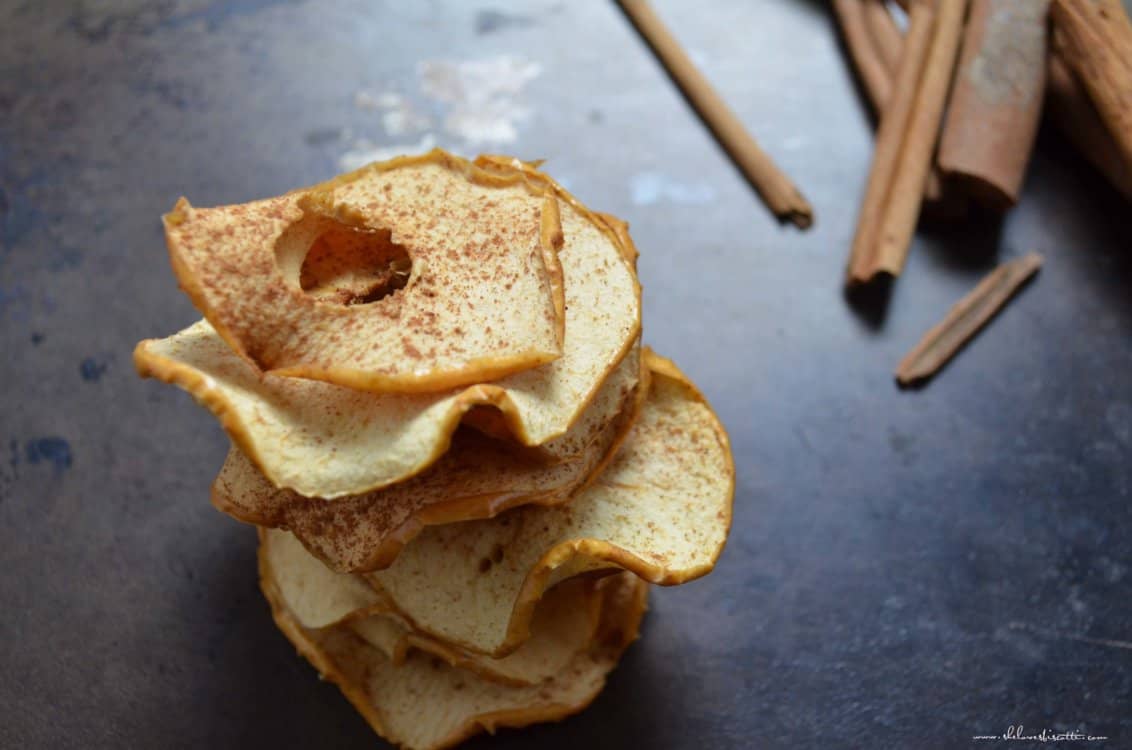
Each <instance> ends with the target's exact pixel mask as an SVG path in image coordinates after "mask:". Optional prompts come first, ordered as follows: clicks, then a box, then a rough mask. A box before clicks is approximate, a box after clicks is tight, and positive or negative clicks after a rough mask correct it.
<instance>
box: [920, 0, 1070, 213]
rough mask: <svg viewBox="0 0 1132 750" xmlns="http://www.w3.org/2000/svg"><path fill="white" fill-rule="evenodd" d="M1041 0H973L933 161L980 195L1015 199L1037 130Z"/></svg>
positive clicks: (991, 203)
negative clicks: (960, 55)
mask: <svg viewBox="0 0 1132 750" xmlns="http://www.w3.org/2000/svg"><path fill="white" fill-rule="evenodd" d="M1048 9H1049V0H973V1H972V5H971V17H970V20H969V21H968V22H967V31H966V33H965V35H964V39H963V54H962V57H961V58H960V60H959V68H958V70H957V71H956V73H955V87H954V90H953V91H952V94H951V100H950V104H949V107H948V114H947V120H946V122H945V123H944V126H943V135H942V137H941V139H940V146H939V157H938V163H939V166H940V168H942V169H943V171H944V173H945V174H947V175H948V176H950V177H955V178H958V179H959V180H961V181H962V183H963V185H964V187H965V188H966V189H967V191H968V192H969V193H970V194H971V195H972V196H973V197H974V198H975V199H976V200H978V201H979V202H980V203H982V204H983V205H985V206H987V207H988V208H992V209H994V210H999V211H1004V210H1006V209H1008V208H1010V207H1012V206H1013V205H1014V204H1015V203H1017V202H1018V194H1019V192H1020V191H1021V189H1022V181H1023V179H1024V178H1025V175H1026V167H1027V165H1028V164H1029V163H1030V154H1031V153H1032V152H1033V149H1034V141H1035V139H1036V138H1037V134H1038V122H1039V120H1040V117H1041V111H1042V96H1043V93H1044V91H1045V76H1046V65H1045V59H1046V14H1047V12H1048Z"/></svg>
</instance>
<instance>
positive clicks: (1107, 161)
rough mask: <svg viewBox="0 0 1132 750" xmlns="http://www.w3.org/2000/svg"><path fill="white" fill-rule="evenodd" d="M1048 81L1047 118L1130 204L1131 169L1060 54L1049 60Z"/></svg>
mask: <svg viewBox="0 0 1132 750" xmlns="http://www.w3.org/2000/svg"><path fill="white" fill-rule="evenodd" d="M1048 78H1049V82H1048V84H1047V104H1048V110H1049V113H1050V117H1051V118H1052V119H1053V121H1054V122H1055V123H1057V125H1058V127H1060V128H1061V130H1062V132H1063V133H1065V135H1066V136H1067V137H1068V138H1069V140H1071V141H1073V144H1074V145H1075V146H1076V147H1077V150H1078V151H1080V152H1081V154H1082V155H1083V156H1084V157H1085V159H1086V160H1087V161H1088V162H1089V163H1090V164H1092V165H1093V167H1095V168H1096V169H1097V171H1099V172H1100V173H1101V174H1103V175H1104V176H1105V177H1106V178H1107V179H1108V181H1109V182H1111V183H1112V185H1113V187H1115V188H1116V189H1117V190H1118V191H1119V192H1120V193H1121V194H1122V195H1123V196H1124V197H1125V198H1127V199H1128V200H1129V201H1132V166H1130V165H1129V164H1128V163H1127V162H1126V161H1124V159H1123V157H1122V155H1121V153H1120V149H1119V148H1117V145H1116V141H1114V140H1113V139H1112V136H1111V135H1110V134H1109V132H1108V129H1107V128H1106V127H1105V126H1104V123H1103V122H1101V117H1100V115H1099V114H1098V113H1097V109H1096V107H1094V106H1093V103H1092V101H1091V100H1090V99H1089V96H1088V94H1087V93H1086V92H1085V89H1084V87H1082V85H1081V83H1080V82H1079V81H1078V80H1077V77H1076V76H1075V75H1073V72H1072V71H1070V70H1069V67H1068V66H1067V65H1066V64H1065V63H1064V62H1063V61H1062V60H1061V56H1060V55H1059V54H1056V53H1055V54H1052V55H1050V57H1049V76H1048Z"/></svg>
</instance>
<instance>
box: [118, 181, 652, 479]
mask: <svg viewBox="0 0 1132 750" xmlns="http://www.w3.org/2000/svg"><path fill="white" fill-rule="evenodd" d="M560 209H561V223H562V228H563V236H564V242H563V246H562V250H561V252H560V253H559V258H560V260H561V262H562V272H563V275H564V279H565V294H566V303H567V309H566V334H565V339H564V345H563V352H562V356H561V357H560V358H558V359H556V360H554V361H553V362H550V363H548V364H545V365H542V366H541V367H537V368H534V369H531V370H524V371H523V372H519V373H516V374H514V375H510V376H508V377H505V378H502V379H500V380H496V381H494V382H491V383H483V384H479V385H474V386H470V387H468V388H462V389H455V390H451V391H447V392H444V393H428V394H425V393H418V394H400V393H399V394H392V393H391V394H376V393H367V392H362V391H357V390H354V389H352V388H344V387H341V386H336V385H333V384H330V383H323V382H318V381H313V380H306V379H302V378H290V377H280V376H278V375H272V374H271V373H266V374H264V373H260V372H259V371H258V370H256V368H255V367H254V366H252V365H251V364H249V363H248V362H247V361H245V360H244V359H242V358H241V357H239V356H238V355H237V354H236V353H234V352H233V351H232V350H231V349H230V348H229V347H228V346H227V344H225V342H224V341H223V340H222V339H221V337H220V336H219V335H218V334H217V332H216V331H215V330H214V329H213V327H212V326H211V325H210V324H208V323H207V322H205V321H201V322H199V323H197V324H195V325H193V326H191V327H189V328H187V329H185V330H184V331H181V332H180V333H178V334H174V335H173V336H170V337H169V338H166V339H150V340H146V341H142V342H141V343H140V344H138V346H137V349H136V350H135V351H134V363H135V365H136V367H137V369H138V372H139V373H140V374H141V375H143V376H147V377H155V378H158V379H160V380H164V381H166V382H170V383H174V384H176V385H179V386H180V387H182V388H184V389H185V390H187V391H188V392H189V393H191V394H192V395H193V396H194V397H195V398H196V400H197V401H198V402H200V403H201V404H202V405H204V406H205V407H206V408H208V409H209V410H211V411H212V412H213V413H214V414H215V415H216V416H217V417H218V418H219V420H220V423H221V425H222V426H223V427H224V429H225V430H226V431H227V432H228V434H229V436H230V437H231V438H232V440H233V442H234V443H235V444H236V445H237V446H239V448H240V449H241V450H242V451H243V452H244V454H245V455H246V456H247V457H248V458H249V459H250V460H251V461H252V462H253V463H254V464H255V465H256V466H257V467H258V468H259V469H260V471H262V472H263V474H264V475H265V476H266V477H267V479H268V481H270V482H271V483H272V484H273V485H275V486H276V487H281V488H285V489H292V490H294V491H296V492H298V493H299V494H302V495H306V496H308V497H322V498H337V497H341V496H343V495H355V494H361V493H363V492H368V491H370V490H373V489H377V488H380V487H385V486H387V485H390V484H393V483H395V482H399V481H403V480H405V479H407V478H409V477H411V476H413V475H414V474H417V473H419V472H420V471H422V470H424V469H425V468H427V467H428V466H429V465H430V464H432V463H433V462H434V461H436V460H437V459H438V458H439V457H440V455H441V454H442V453H443V452H444V450H445V449H446V448H447V447H448V441H449V439H450V437H451V435H452V433H453V432H454V431H455V429H456V426H457V424H459V422H460V420H461V418H462V416H463V415H464V414H465V413H466V412H468V411H469V410H470V409H472V408H474V407H476V406H490V407H493V408H495V409H497V410H498V411H499V413H500V415H501V416H500V419H501V421H502V425H503V426H504V427H505V428H506V431H507V432H508V433H509V435H510V436H511V437H512V439H514V440H516V441H518V442H520V443H522V444H524V445H528V446H538V445H542V444H543V443H546V442H547V441H549V440H553V439H554V438H557V437H559V436H562V435H563V434H564V433H566V432H567V431H568V430H569V429H570V428H571V426H572V425H573V424H574V423H575V422H576V421H577V420H578V419H580V418H581V417H582V415H583V413H584V412H585V410H586V408H587V407H588V406H589V405H590V403H591V401H592V400H593V399H594V397H595V396H596V394H597V393H598V391H599V390H600V388H601V386H602V384H603V383H604V382H605V380H606V379H607V378H608V377H609V375H610V373H611V372H612V371H613V370H614V368H616V367H617V366H618V365H619V364H620V363H621V362H622V360H623V359H624V358H625V357H626V356H627V355H628V353H629V350H630V348H631V347H632V344H633V342H634V340H635V339H636V338H637V336H638V335H639V333H640V326H641V318H640V313H641V300H640V287H639V286H638V284H637V279H636V275H635V273H634V270H633V268H632V266H631V265H630V263H629V262H628V261H627V260H626V254H627V253H629V250H627V249H624V248H623V245H622V242H623V241H624V240H623V239H622V238H621V237H620V236H619V235H618V233H617V232H616V231H615V230H614V229H612V228H611V227H610V225H609V224H608V223H607V222H606V221H605V220H602V219H600V218H598V217H596V216H594V215H593V214H590V213H589V212H587V211H585V209H583V208H580V207H578V206H576V205H575V204H574V203H571V202H569V201H566V200H563V201H562V202H561V204H560Z"/></svg>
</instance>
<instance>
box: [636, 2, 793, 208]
mask: <svg viewBox="0 0 1132 750" xmlns="http://www.w3.org/2000/svg"><path fill="white" fill-rule="evenodd" d="M618 1H619V3H620V5H621V8H622V10H624V11H625V15H626V16H628V18H629V20H630V21H632V23H633V25H634V26H635V27H636V28H637V31H639V32H640V34H641V36H642V37H644V39H645V41H647V42H648V43H649V46H650V47H652V49H653V52H655V53H656V56H657V58H659V59H660V61H661V63H662V64H663V65H664V67H665V68H666V69H667V70H668V73H669V75H671V76H672V79H673V80H674V81H675V82H676V85H677V86H679V87H680V90H681V91H683V92H684V96H685V97H687V99H688V101H689V102H690V103H691V104H692V106H693V107H694V108H695V109H696V111H697V112H698V113H699V115H700V117H701V118H703V120H704V122H705V123H707V125H708V127H709V128H711V130H712V132H713V133H715V136H716V138H718V139H719V142H720V144H721V145H722V146H723V148H724V149H725V150H726V151H727V153H728V154H729V155H730V156H731V158H732V159H733V160H734V161H735V163H736V164H737V165H738V166H739V168H740V169H741V170H742V172H743V174H744V175H746V177H747V179H748V180H749V181H750V183H751V185H753V186H754V188H755V190H757V191H758V193H759V195H760V196H762V198H763V200H764V201H765V202H766V204H767V205H768V206H769V207H770V209H771V211H773V212H774V213H775V215H776V216H778V217H779V219H780V220H783V221H790V222H793V223H794V224H795V225H796V226H798V227H799V228H801V229H805V228H807V227H809V226H810V225H811V224H812V223H813V209H812V208H811V207H810V204H809V203H808V202H807V201H806V199H805V198H804V197H803V196H802V194H801V192H799V191H798V188H796V187H795V186H794V183H793V182H791V181H790V178H789V177H787V176H786V175H785V174H784V173H783V172H782V171H781V170H780V169H779V168H778V167H777V166H776V165H775V163H774V162H773V161H772V160H771V158H770V156H768V155H767V154H766V152H765V151H763V150H762V148H760V147H759V145H758V143H756V142H755V139H754V138H752V137H751V135H750V133H748V132H747V130H746V129H745V128H744V127H743V123H742V122H740V120H739V118H738V117H736V116H735V114H734V113H733V112H732V111H731V110H730V109H729V108H728V107H727V105H726V104H725V103H724V101H723V99H722V98H720V96H719V94H718V93H716V91H715V89H713V88H712V87H711V84H710V83H708V81H707V79H706V78H705V77H704V75H703V74H702V73H701V72H700V71H699V70H698V69H697V68H696V66H695V65H694V64H693V63H692V61H691V59H690V58H689V57H688V55H687V53H686V52H684V50H683V48H681V47H680V44H679V43H678V42H677V41H676V39H675V38H674V37H673V36H672V34H671V32H669V30H668V29H667V28H666V27H665V25H664V23H663V22H662V21H661V20H660V18H659V17H658V16H657V15H656V13H655V12H654V11H653V9H652V7H651V6H650V5H649V4H648V3H647V2H646V1H645V0H618Z"/></svg>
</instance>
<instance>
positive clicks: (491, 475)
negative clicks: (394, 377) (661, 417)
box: [212, 347, 648, 572]
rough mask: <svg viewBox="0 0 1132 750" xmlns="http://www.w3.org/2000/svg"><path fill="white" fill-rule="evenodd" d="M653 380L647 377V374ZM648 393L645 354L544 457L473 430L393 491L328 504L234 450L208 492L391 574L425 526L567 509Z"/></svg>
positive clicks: (328, 558) (221, 502)
mask: <svg viewBox="0 0 1132 750" xmlns="http://www.w3.org/2000/svg"><path fill="white" fill-rule="evenodd" d="M643 372H644V376H646V377H647V372H648V371H647V370H644V371H643ZM646 392H647V383H645V382H642V368H641V358H640V353H639V347H635V348H634V349H633V352H632V353H631V354H630V356H628V357H626V358H625V359H624V360H623V361H622V362H621V364H620V365H619V366H618V367H617V369H616V370H614V371H613V373H612V374H611V375H610V377H609V378H608V379H607V380H606V382H605V384H604V385H603V386H602V389H601V391H599V393H598V395H597V397H596V398H595V399H594V402H593V403H592V404H591V405H590V407H589V408H588V409H587V410H586V412H585V414H583V416H582V418H581V419H580V420H578V422H576V423H575V424H574V426H573V427H572V428H570V431H569V432H567V433H566V435H563V436H562V437H560V438H557V439H555V440H552V441H550V442H549V443H546V444H545V445H543V446H542V450H541V451H540V452H539V454H538V455H531V453H530V451H528V450H526V449H517V448H516V446H514V445H513V444H510V443H508V442H504V441H501V440H497V439H494V438H490V437H487V436H485V435H483V434H481V433H478V432H475V431H473V430H469V429H463V430H460V431H458V432H457V433H456V435H455V436H454V437H453V440H452V443H451V445H450V446H449V449H448V451H447V452H446V453H445V454H444V456H443V457H441V459H440V460H439V461H437V462H436V463H435V464H433V465H432V466H431V467H429V468H428V469H427V470H425V471H424V472H422V473H421V474H418V475H417V476H415V477H413V478H412V479H409V480H406V481H404V482H401V483H399V484H395V485H393V486H391V487H386V488H384V489H381V490H375V491H373V492H369V493H365V494H362V495H352V496H348V497H342V498H338V499H336V500H324V499H321V498H309V497H304V496H302V495H299V494H297V493H295V492H293V491H291V490H281V489H277V488H275V487H274V486H272V485H271V483H270V482H269V481H267V479H266V478H265V477H264V476H263V475H262V474H261V473H260V472H259V471H258V470H257V469H256V468H255V466H254V465H253V464H252V463H251V462H250V461H249V460H248V459H247V458H246V457H245V456H244V455H243V454H242V453H241V452H240V451H239V449H237V448H235V447H233V448H232V449H231V450H230V451H229V453H228V458H227V460H226V461H225V462H224V466H223V468H222V469H221V470H220V475H219V476H218V477H217V478H216V481H215V482H214V483H213V486H212V502H213V504H214V505H215V506H216V507H217V508H218V509H220V510H222V511H224V512H225V513H228V514H229V515H231V516H233V517H235V518H238V519H240V520H242V521H245V522H248V523H254V524H257V525H260V526H270V527H277V528H287V529H290V530H291V531H292V532H293V533H294V534H295V535H296V536H297V537H298V538H299V539H300V540H302V542H303V544H304V545H306V547H307V549H309V550H310V551H311V552H312V553H313V554H315V555H316V556H318V557H319V558H320V559H321V560H322V561H323V562H325V563H326V564H327V565H330V566H331V567H333V568H335V569H336V570H339V571H347V572H357V571H368V570H376V569H378V568H384V567H387V566H388V565H389V564H390V563H392V562H393V559H394V558H395V557H396V555H397V553H398V552H399V551H400V550H401V548H402V547H403V546H404V545H405V544H406V543H407V542H408V541H409V540H410V539H412V538H413V537H415V536H416V535H417V534H418V533H420V531H421V529H423V528H424V527H425V526H433V525H437V524H442V523H453V522H456V521H466V520H473V519H481V518H491V517H492V516H495V515H497V514H499V513H501V512H503V511H504V510H507V509H509V508H514V507H518V506H520V505H526V504H531V503H536V504H541V505H553V504H555V503H560V502H565V501H566V500H568V499H569V498H570V496H571V495H572V494H574V492H576V491H577V490H578V489H579V488H580V487H581V486H582V485H583V484H584V483H585V482H586V481H587V480H588V479H589V478H590V477H592V476H594V475H595V474H596V473H597V472H598V471H600V470H601V468H602V467H603V466H604V465H605V463H606V462H607V461H608V460H609V459H610V458H611V457H612V455H613V452H614V451H615V450H616V448H617V446H618V445H619V444H620V442H621V440H622V439H623V438H624V437H625V435H626V434H627V432H628V430H629V428H630V427H631V425H632V422H633V420H634V419H635V418H636V416H637V413H638V412H639V411H640V407H641V404H642V403H643V401H644V397H645V393H646Z"/></svg>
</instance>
